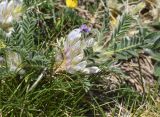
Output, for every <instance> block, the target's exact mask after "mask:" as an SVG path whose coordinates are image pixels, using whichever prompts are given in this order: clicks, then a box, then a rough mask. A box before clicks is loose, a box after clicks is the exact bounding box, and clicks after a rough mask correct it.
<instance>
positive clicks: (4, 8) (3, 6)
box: [0, 0, 22, 30]
mask: <svg viewBox="0 0 160 117" xmlns="http://www.w3.org/2000/svg"><path fill="white" fill-rule="evenodd" d="M21 10H22V4H21V3H20V2H17V1H16V0H11V1H8V0H5V1H2V2H1V3H0V27H1V28H3V29H5V30H8V28H9V27H10V26H11V23H12V21H13V20H17V19H19V16H20V15H21Z"/></svg>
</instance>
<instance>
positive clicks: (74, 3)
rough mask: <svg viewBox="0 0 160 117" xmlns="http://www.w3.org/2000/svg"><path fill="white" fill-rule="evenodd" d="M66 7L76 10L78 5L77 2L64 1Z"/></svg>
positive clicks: (76, 0) (74, 0) (72, 0)
mask: <svg viewBox="0 0 160 117" xmlns="http://www.w3.org/2000/svg"><path fill="white" fill-rule="evenodd" d="M66 5H67V7H69V8H76V7H77V5H78V0H66Z"/></svg>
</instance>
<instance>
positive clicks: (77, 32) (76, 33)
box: [67, 29, 81, 43]
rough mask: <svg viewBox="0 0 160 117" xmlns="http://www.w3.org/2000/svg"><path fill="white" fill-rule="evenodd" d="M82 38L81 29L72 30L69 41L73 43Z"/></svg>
mask: <svg viewBox="0 0 160 117" xmlns="http://www.w3.org/2000/svg"><path fill="white" fill-rule="evenodd" d="M79 38H81V30H80V29H74V30H72V31H71V32H70V33H69V34H68V37H67V40H68V41H69V42H70V43H72V42H73V41H75V40H76V39H79Z"/></svg>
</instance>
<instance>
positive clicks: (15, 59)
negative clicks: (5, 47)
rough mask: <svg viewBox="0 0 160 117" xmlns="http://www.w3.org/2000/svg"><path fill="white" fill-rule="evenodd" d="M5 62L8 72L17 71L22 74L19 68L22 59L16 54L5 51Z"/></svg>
mask: <svg viewBox="0 0 160 117" xmlns="http://www.w3.org/2000/svg"><path fill="white" fill-rule="evenodd" d="M6 61H7V66H8V69H9V71H11V72H15V71H18V72H20V73H23V72H24V70H22V68H21V64H22V58H21V56H20V54H18V53H17V52H13V51H7V56H6Z"/></svg>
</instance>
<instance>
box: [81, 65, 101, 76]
mask: <svg viewBox="0 0 160 117" xmlns="http://www.w3.org/2000/svg"><path fill="white" fill-rule="evenodd" d="M100 71H101V70H100V69H99V68H98V67H96V66H94V67H88V68H85V69H84V70H83V72H84V73H86V74H94V73H98V72H100Z"/></svg>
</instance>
